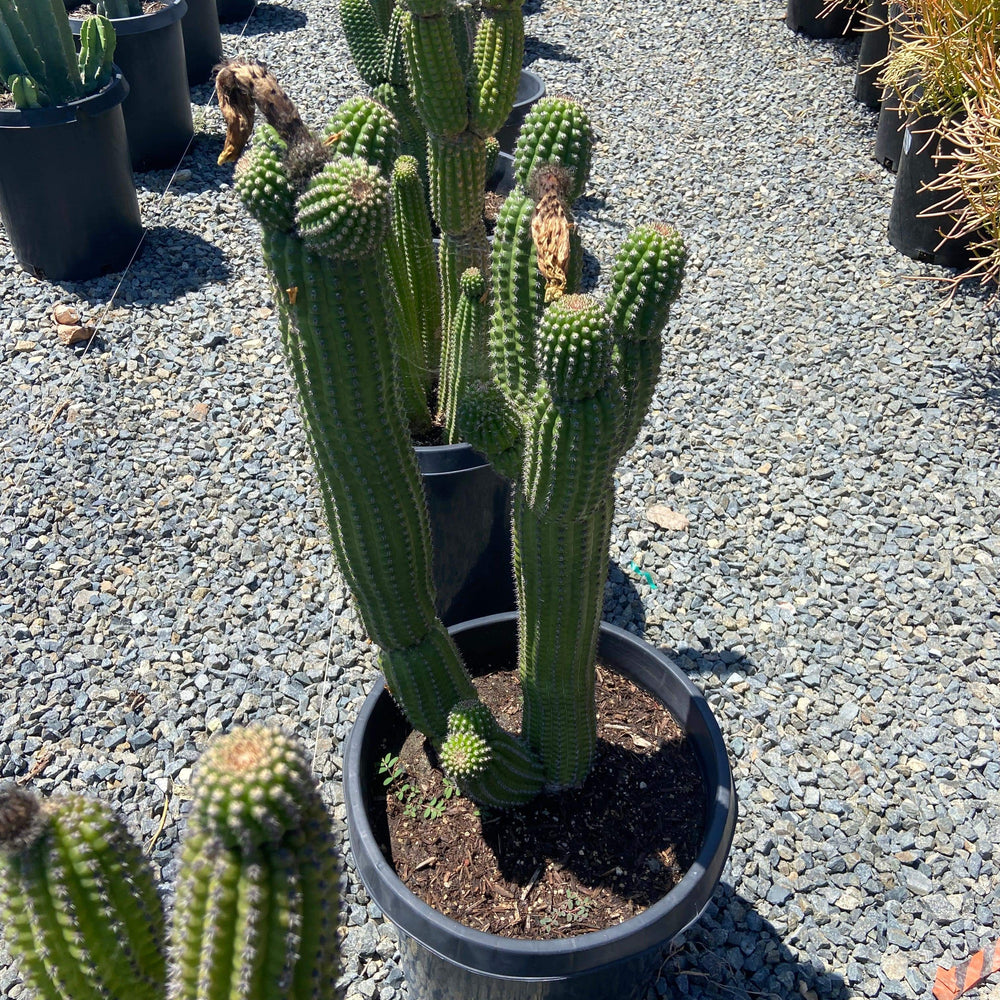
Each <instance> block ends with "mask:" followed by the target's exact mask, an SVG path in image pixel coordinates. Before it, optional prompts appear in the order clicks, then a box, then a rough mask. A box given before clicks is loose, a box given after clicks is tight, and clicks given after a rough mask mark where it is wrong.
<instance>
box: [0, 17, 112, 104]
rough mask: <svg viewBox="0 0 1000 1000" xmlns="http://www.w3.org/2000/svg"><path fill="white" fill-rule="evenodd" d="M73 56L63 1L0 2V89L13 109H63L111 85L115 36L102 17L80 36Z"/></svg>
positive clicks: (71, 37) (108, 23)
mask: <svg viewBox="0 0 1000 1000" xmlns="http://www.w3.org/2000/svg"><path fill="white" fill-rule="evenodd" d="M80 44H81V49H80V53H79V55H77V51H76V44H75V42H74V41H73V32H72V31H71V30H70V26H69V17H68V15H67V14H66V6H65V4H64V3H63V0H0V83H3V84H4V85H5V86H6V88H7V89H8V90H9V91H10V92H11V96H12V97H13V99H14V103H15V104H16V105H17V107H19V108H33V107H45V106H48V105H53V104H66V103H68V102H69V101H74V100H77V99H79V98H81V97H85V96H86V95H87V94H90V93H93V92H94V91H96V90H99V89H100V88H101V87H103V86H104V85H105V84H106V83H107V82H108V81H109V80H110V79H111V60H112V57H113V55H114V48H115V32H114V28H113V27H112V26H111V22H110V21H109V20H108V19H107V18H105V17H100V16H98V17H96V18H93V19H92V26H90V27H88V28H87V30H86V31H85V32H83V33H81V36H80Z"/></svg>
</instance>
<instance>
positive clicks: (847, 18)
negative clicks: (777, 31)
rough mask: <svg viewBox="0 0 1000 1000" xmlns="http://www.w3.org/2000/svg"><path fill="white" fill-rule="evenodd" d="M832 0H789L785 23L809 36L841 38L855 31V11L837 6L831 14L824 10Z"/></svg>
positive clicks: (793, 29)
mask: <svg viewBox="0 0 1000 1000" xmlns="http://www.w3.org/2000/svg"><path fill="white" fill-rule="evenodd" d="M830 2H831V0H788V5H787V7H786V8H785V24H787V25H788V27H789V28H790V29H791V30H792V31H797V32H799V33H800V34H802V35H806V36H808V37H809V38H840V37H842V36H844V35H849V34H851V33H852V31H853V17H852V15H853V11H850V10H843V9H841V8H837V9H836V10H833V11H831V12H830V13H829V14H824V13H823V11H824V10H826V8H827V7H829V6H830Z"/></svg>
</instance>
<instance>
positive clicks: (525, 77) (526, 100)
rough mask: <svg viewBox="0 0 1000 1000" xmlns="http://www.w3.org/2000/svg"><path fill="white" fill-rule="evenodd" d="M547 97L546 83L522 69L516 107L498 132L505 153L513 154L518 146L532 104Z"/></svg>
mask: <svg viewBox="0 0 1000 1000" xmlns="http://www.w3.org/2000/svg"><path fill="white" fill-rule="evenodd" d="M544 96H545V81H544V80H543V79H542V78H541V77H540V76H539V75H538V74H537V73H532V72H531V70H530V69H522V70H521V75H520V76H519V77H518V78H517V94H515V96H514V105H513V107H512V108H511V112H510V115H509V116H508V118H507V120H506V121H505V122H504V123H503V126H502V128H501V129H500V131H499V132H497V142H499V143H500V148H501V149H502V150H503V151H504V152H505V153H513V152H514V146H516V145H517V137H518V134H519V133H520V131H521V126H522V125H523V124H524V118H525V115H527V113H528V111H529V110H530V109H531V106H532V104H534V103H535V102H536V101H540V100H541V99H542V98H543V97H544Z"/></svg>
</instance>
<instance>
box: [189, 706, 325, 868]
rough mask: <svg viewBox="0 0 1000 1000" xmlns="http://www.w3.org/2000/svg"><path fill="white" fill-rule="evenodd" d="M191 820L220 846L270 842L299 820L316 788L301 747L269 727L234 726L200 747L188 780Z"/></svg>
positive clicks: (294, 826)
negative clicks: (228, 731)
mask: <svg viewBox="0 0 1000 1000" xmlns="http://www.w3.org/2000/svg"><path fill="white" fill-rule="evenodd" d="M192 789H193V795H192V799H193V804H192V819H193V821H194V822H196V823H197V824H198V825H199V826H201V827H202V828H203V829H205V830H206V831H207V832H208V833H210V834H212V835H214V836H216V837H218V838H219V839H220V840H221V841H222V842H223V843H224V844H226V846H230V847H236V846H238V847H243V848H251V847H254V846H257V845H260V844H264V843H274V842H276V841H278V840H280V839H281V838H282V836H283V835H284V834H285V833H286V832H287V831H289V830H291V829H294V828H296V827H298V826H299V825H300V824H301V822H302V820H303V810H304V808H305V807H306V806H307V805H308V804H309V803H310V802H311V801H312V800H314V798H315V796H316V794H317V792H316V785H315V781H314V779H313V776H312V772H311V771H310V769H309V763H308V761H307V760H306V755H305V751H304V750H303V748H302V747H301V745H300V744H299V743H298V742H297V741H296V740H295V739H293V738H292V737H290V736H288V735H286V734H285V733H283V732H281V730H279V729H275V728H272V727H269V726H263V725H254V726H249V727H247V728H245V729H236V730H233V732H231V733H228V734H227V735H225V736H222V737H220V738H219V739H218V740H216V741H215V742H214V743H213V744H212V745H211V746H210V747H209V748H208V750H206V751H205V753H204V755H203V756H202V758H201V760H200V762H199V764H198V768H197V770H196V772H195V775H194V778H193V781H192Z"/></svg>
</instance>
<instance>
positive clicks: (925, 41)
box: [882, 0, 1000, 121]
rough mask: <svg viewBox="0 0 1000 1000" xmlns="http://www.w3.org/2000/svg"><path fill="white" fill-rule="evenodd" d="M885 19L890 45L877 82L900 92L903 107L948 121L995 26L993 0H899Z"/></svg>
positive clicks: (990, 46)
mask: <svg viewBox="0 0 1000 1000" xmlns="http://www.w3.org/2000/svg"><path fill="white" fill-rule="evenodd" d="M901 7H902V10H901V16H900V17H898V18H896V19H894V20H893V21H892V22H891V23H890V31H891V32H892V35H893V43H894V47H893V48H891V49H890V53H889V56H888V58H887V60H886V64H885V68H884V70H883V72H882V83H883V84H884V85H886V86H889V87H891V88H892V89H893V90H895V91H896V92H897V93H898V94H899V96H900V102H901V106H902V110H903V111H904V113H907V114H909V113H915V114H933V115H938V116H939V117H941V118H942V119H944V120H945V121H948V120H950V119H952V118H953V117H955V116H956V115H958V114H960V113H961V111H962V109H963V106H964V104H963V102H964V98H965V97H966V95H967V94H969V93H970V88H975V86H976V85H977V82H978V80H979V77H978V75H977V73H976V67H977V65H978V62H979V61H980V60H981V58H982V56H983V54H984V53H987V52H992V51H993V50H994V47H995V45H996V39H997V35H998V32H1000V4H998V3H997V0H903V2H902V4H901Z"/></svg>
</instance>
